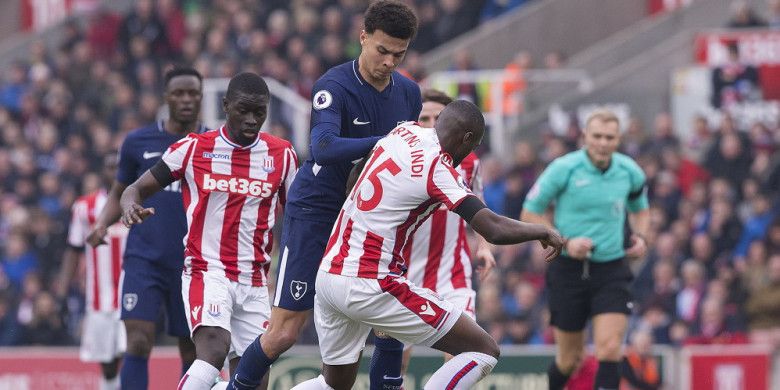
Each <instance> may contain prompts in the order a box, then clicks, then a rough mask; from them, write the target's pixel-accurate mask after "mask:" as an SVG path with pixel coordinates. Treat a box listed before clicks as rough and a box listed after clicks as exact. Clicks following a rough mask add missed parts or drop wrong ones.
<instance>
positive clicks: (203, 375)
mask: <svg viewBox="0 0 780 390" xmlns="http://www.w3.org/2000/svg"><path fill="white" fill-rule="evenodd" d="M217 376H219V369H217V368H216V367H214V366H212V365H211V364H208V363H206V362H205V361H203V360H200V359H198V360H195V361H194V362H192V365H191V366H190V368H189V369H188V370H187V373H186V374H184V376H183V377H182V378H181V381H179V387H178V388H177V390H209V389H211V386H213V385H214V380H215V379H217Z"/></svg>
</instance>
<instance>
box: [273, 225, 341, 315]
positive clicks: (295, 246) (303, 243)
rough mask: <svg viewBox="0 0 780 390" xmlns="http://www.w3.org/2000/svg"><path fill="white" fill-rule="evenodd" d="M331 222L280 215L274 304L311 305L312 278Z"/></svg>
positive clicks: (299, 307) (302, 307)
mask: <svg viewBox="0 0 780 390" xmlns="http://www.w3.org/2000/svg"><path fill="white" fill-rule="evenodd" d="M331 229H333V223H327V222H320V221H310V220H307V219H299V218H295V217H291V216H288V215H287V214H285V216H284V226H283V227H282V238H281V240H280V241H279V244H280V251H279V253H280V254H281V255H280V256H281V261H280V262H279V273H278V275H279V276H278V277H277V278H276V293H275V294H274V306H276V307H281V308H282V309H287V310H292V311H304V310H311V309H312V308H314V292H315V290H314V280H315V279H317V270H318V269H319V268H320V262H321V261H322V256H323V255H324V254H325V245H327V243H328V237H329V236H330V231H331Z"/></svg>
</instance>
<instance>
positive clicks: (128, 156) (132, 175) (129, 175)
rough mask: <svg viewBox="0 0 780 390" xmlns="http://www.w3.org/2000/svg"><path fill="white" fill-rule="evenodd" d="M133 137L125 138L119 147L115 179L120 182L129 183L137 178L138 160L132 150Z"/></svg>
mask: <svg viewBox="0 0 780 390" xmlns="http://www.w3.org/2000/svg"><path fill="white" fill-rule="evenodd" d="M133 149H134V148H133V138H132V137H128V138H125V142H122V147H121V148H120V149H119V164H118V166H117V171H116V180H117V181H118V182H120V183H122V184H125V185H130V184H133V182H135V181H136V180H137V179H138V160H137V159H136V155H135V150H133Z"/></svg>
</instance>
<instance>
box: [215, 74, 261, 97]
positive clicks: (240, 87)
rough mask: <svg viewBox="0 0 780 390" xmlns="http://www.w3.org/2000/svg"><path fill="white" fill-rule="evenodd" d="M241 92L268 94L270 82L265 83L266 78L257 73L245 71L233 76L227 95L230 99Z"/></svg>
mask: <svg viewBox="0 0 780 390" xmlns="http://www.w3.org/2000/svg"><path fill="white" fill-rule="evenodd" d="M239 92H243V93H246V94H250V95H263V96H268V95H269V94H270V92H269V91H268V84H266V83H265V80H263V78H262V77H260V76H259V75H258V74H257V73H252V72H243V73H239V74H237V75H235V76H233V78H232V79H230V83H229V84H228V88H227V92H226V93H225V97H226V98H227V99H228V100H232V99H234V98H235V97H236V94H237V93H239Z"/></svg>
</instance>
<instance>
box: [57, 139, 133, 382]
mask: <svg viewBox="0 0 780 390" xmlns="http://www.w3.org/2000/svg"><path fill="white" fill-rule="evenodd" d="M117 162H118V156H117V154H116V153H112V154H109V155H107V156H106V157H105V158H104V161H103V174H102V177H101V179H102V187H101V188H100V189H98V190H97V191H95V192H92V193H90V194H87V195H84V196H82V197H80V198H78V199H77V200H76V202H74V203H73V207H72V208H71V210H72V211H71V213H72V216H71V220H70V227H69V228H68V246H67V248H66V249H65V254H64V255H63V257H62V267H61V268H60V276H59V284H58V285H57V289H58V291H57V296H58V297H59V298H60V299H62V298H64V297H65V295H66V294H67V290H68V286H70V282H71V280H72V279H73V275H74V274H75V273H76V268H77V266H78V262H79V258H80V257H81V254H82V253H83V254H84V258H85V260H86V271H87V272H86V274H87V275H86V276H87V284H86V286H87V287H86V291H85V292H86V307H85V308H86V314H85V315H84V322H83V328H82V331H81V348H80V350H79V358H80V359H81V361H83V362H95V363H100V371H101V374H102V377H101V378H100V390H115V389H119V376H118V375H117V374H118V373H119V371H118V370H119V362H120V360H121V356H122V354H123V353H124V352H125V347H126V340H125V326H124V325H123V324H122V321H121V320H120V319H119V275H120V272H121V270H122V254H123V252H124V250H125V241H126V240H127V228H126V227H124V226H122V224H121V223H115V224H113V225H111V226H109V227H108V229H107V232H106V237H105V240H106V242H107V244H108V245H100V246H97V247H94V246H91V245H89V244H88V243H87V236H88V235H89V232H90V230H91V229H92V228H93V226H94V225H95V221H96V219H97V216H98V215H99V213H100V210H102V209H103V206H104V205H105V204H106V201H107V199H108V193H107V189H108V188H110V187H111V182H112V181H113V179H114V175H116V168H117Z"/></svg>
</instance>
